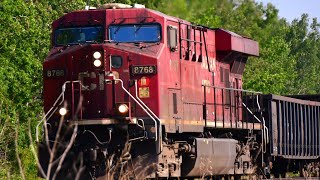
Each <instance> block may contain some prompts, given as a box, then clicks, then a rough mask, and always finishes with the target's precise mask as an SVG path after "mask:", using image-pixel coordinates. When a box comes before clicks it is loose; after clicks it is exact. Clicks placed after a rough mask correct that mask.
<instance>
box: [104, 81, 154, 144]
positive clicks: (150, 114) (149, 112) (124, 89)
mask: <svg viewBox="0 0 320 180" xmlns="http://www.w3.org/2000/svg"><path fill="white" fill-rule="evenodd" d="M107 81H110V80H109V79H108V80H107ZM114 81H119V82H120V83H121V88H122V89H123V91H124V92H125V93H127V94H128V95H129V96H130V97H131V98H132V99H133V100H134V101H135V102H136V103H137V104H138V105H139V106H140V107H141V108H142V110H143V111H144V112H145V113H147V115H148V116H149V117H150V118H151V119H152V120H153V122H154V126H155V141H158V123H159V124H160V119H159V118H158V117H157V116H156V115H155V114H154V113H153V112H152V111H151V110H150V109H149V108H148V106H147V105H145V104H144V103H143V102H142V101H141V100H140V99H139V98H138V96H137V97H134V96H133V95H132V94H131V93H130V92H129V91H128V90H127V89H126V88H125V87H124V86H123V81H122V80H121V79H114ZM152 115H154V117H153V116H152ZM155 117H156V118H155ZM157 121H158V122H157Z"/></svg>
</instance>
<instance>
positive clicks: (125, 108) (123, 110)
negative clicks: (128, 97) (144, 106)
mask: <svg viewBox="0 0 320 180" xmlns="http://www.w3.org/2000/svg"><path fill="white" fill-rule="evenodd" d="M118 111H119V112H120V113H121V114H125V113H127V112H128V111H129V107H128V106H127V105H126V104H121V105H120V106H119V107H118Z"/></svg>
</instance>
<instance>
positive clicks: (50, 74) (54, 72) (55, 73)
mask: <svg viewBox="0 0 320 180" xmlns="http://www.w3.org/2000/svg"><path fill="white" fill-rule="evenodd" d="M65 75H66V72H65V70H64V69H49V70H45V71H44V76H45V77H47V78H54V77H64V76H65Z"/></svg>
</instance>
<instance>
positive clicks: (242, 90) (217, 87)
mask: <svg viewBox="0 0 320 180" xmlns="http://www.w3.org/2000/svg"><path fill="white" fill-rule="evenodd" d="M202 86H205V87H211V88H216V89H225V90H234V91H241V92H248V93H256V94H262V92H258V91H250V90H244V89H236V88H226V87H219V86H208V85H204V84H202Z"/></svg>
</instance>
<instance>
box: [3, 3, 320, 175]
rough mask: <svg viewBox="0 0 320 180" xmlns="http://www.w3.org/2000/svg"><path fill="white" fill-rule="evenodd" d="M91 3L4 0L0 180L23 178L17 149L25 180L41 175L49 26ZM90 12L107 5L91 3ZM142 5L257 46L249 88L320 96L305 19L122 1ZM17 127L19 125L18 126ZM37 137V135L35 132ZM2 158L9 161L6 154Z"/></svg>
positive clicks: (318, 63) (271, 9)
mask: <svg viewBox="0 0 320 180" xmlns="http://www.w3.org/2000/svg"><path fill="white" fill-rule="evenodd" d="M86 2H87V0H72V1H69V0H51V1H48V0H15V1H14V0H1V2H0V82H1V86H0V106H1V107H0V108H1V109H0V179H2V178H5V177H8V176H11V177H13V178H14V179H16V178H18V177H20V176H19V168H18V165H17V161H16V157H15V147H14V137H15V136H14V132H15V131H16V130H19V139H18V144H19V148H17V151H18V154H20V157H21V160H22V166H23V170H24V171H25V173H26V175H27V177H26V178H27V179H34V177H35V176H36V165H35V161H34V159H33V157H32V154H31V151H30V148H31V147H30V142H29V139H28V135H27V131H28V128H27V127H28V121H29V120H30V121H31V126H33V127H35V126H36V124H37V121H38V120H39V118H40V116H41V114H42V108H41V105H42V101H41V89H42V65H41V63H42V62H43V60H44V58H45V57H46V55H47V53H48V51H49V40H50V27H51V22H52V21H53V20H55V19H57V18H58V17H60V16H61V15H62V14H63V13H65V12H70V11H72V10H78V9H83V8H84V6H85V3H86ZM89 2H90V4H91V5H99V4H104V3H106V2H112V1H106V0H97V1H93V0H91V1H89ZM118 2H123V3H129V4H132V3H140V4H145V5H146V6H147V7H149V8H152V9H156V10H159V11H161V12H163V13H166V14H169V15H172V16H177V17H180V18H183V19H186V20H189V21H191V22H193V23H195V24H201V25H204V26H208V27H221V28H225V29H228V30H231V31H234V32H237V33H239V34H241V35H245V36H248V37H251V38H253V39H254V40H257V41H258V42H259V43H260V57H259V58H250V60H249V63H248V64H247V67H246V71H245V75H244V78H245V79H244V82H245V84H244V87H245V88H248V89H253V90H256V91H261V92H264V93H275V94H306V93H319V92H320V86H319V84H320V78H318V77H317V70H319V69H320V59H319V58H320V33H319V23H318V21H317V19H310V18H309V16H308V15H307V14H303V15H301V18H298V19H295V20H293V21H292V22H287V20H285V19H281V18H279V16H278V10H277V9H276V7H275V6H273V5H272V4H267V5H265V4H262V3H257V2H255V1H253V0H202V1H194V0H173V1H164V0H152V1H149V0H119V1H118ZM17 120H19V124H18V123H17V122H18V121H17ZM32 133H34V130H33V132H32ZM3 152H5V156H4V155H3Z"/></svg>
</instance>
